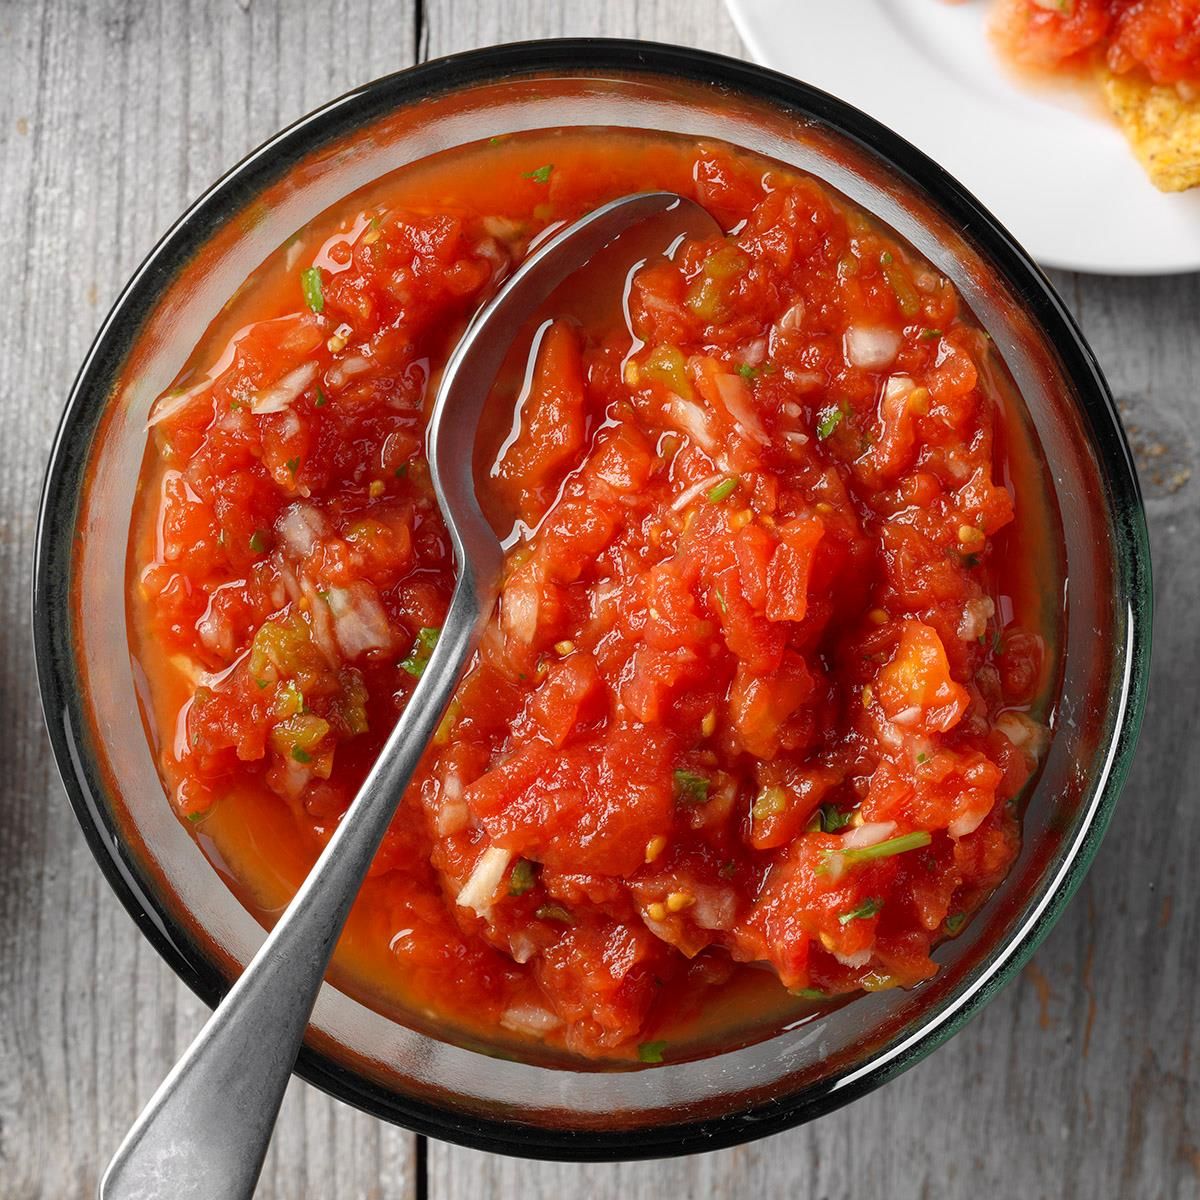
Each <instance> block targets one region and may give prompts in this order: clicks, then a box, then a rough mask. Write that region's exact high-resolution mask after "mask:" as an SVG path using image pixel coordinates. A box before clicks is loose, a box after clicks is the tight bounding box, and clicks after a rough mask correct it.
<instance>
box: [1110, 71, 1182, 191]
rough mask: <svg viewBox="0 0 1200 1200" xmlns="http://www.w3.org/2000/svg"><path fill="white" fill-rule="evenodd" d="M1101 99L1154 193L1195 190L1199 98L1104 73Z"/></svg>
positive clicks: (1138, 80) (1131, 78) (1130, 77)
mask: <svg viewBox="0 0 1200 1200" xmlns="http://www.w3.org/2000/svg"><path fill="white" fill-rule="evenodd" d="M1104 95H1105V97H1106V98H1107V99H1108V104H1109V107H1110V108H1111V109H1112V111H1113V115H1114V116H1115V117H1116V118H1117V121H1118V123H1119V124H1120V126H1121V129H1122V130H1123V132H1124V134H1125V136H1126V137H1127V138H1128V139H1129V144H1130V145H1131V146H1132V147H1133V152H1134V154H1136V155H1137V157H1138V160H1139V161H1140V162H1141V164H1142V166H1143V167H1144V168H1145V170H1146V174H1147V175H1149V176H1150V182H1151V183H1153V184H1154V186H1155V187H1156V188H1158V190H1159V191H1160V192H1183V191H1186V190H1187V189H1188V188H1194V187H1200V99H1197V100H1185V99H1184V98H1183V97H1182V96H1181V95H1180V94H1179V92H1178V91H1176V89H1175V88H1173V87H1161V86H1158V85H1156V84H1153V83H1151V82H1150V81H1149V80H1147V79H1141V78H1135V77H1133V76H1130V75H1113V74H1111V73H1106V74H1105V78H1104Z"/></svg>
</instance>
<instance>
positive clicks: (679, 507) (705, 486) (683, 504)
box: [671, 472, 725, 512]
mask: <svg viewBox="0 0 1200 1200" xmlns="http://www.w3.org/2000/svg"><path fill="white" fill-rule="evenodd" d="M724 478H725V476H724V475H722V474H721V473H720V472H714V473H713V474H712V475H705V477H704V478H703V479H701V480H699V481H698V482H697V483H693V484H692V486H691V487H690V488H684V490H683V491H682V492H680V493H679V495H678V496H676V497H675V499H674V500H672V501H671V509H672V511H673V512H682V511H683V509H685V508H687V506H688V505H689V504H691V502H692V501H693V500H698V499H699V498H700V497H701V496H702V495H704V493H705V492H707V491H710V490H711V489H712V488H713V487H714V486H715V485H716V484H718V483H720V482H721V480H722V479H724Z"/></svg>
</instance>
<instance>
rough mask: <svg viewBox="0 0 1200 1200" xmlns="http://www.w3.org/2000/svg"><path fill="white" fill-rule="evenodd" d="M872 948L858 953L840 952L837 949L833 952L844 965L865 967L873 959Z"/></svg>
mask: <svg viewBox="0 0 1200 1200" xmlns="http://www.w3.org/2000/svg"><path fill="white" fill-rule="evenodd" d="M871 953H872V951H871V950H870V948H868V949H866V950H860V951H859V952H858V953H857V954H839V953H838V952H837V951H836V950H835V951H834V952H833V957H834V958H836V959H837V960H838V962H840V963H841V964H842V966H843V967H854V968H856V969H857V968H858V967H865V966H866V965H867V963H869V962H870V961H871Z"/></svg>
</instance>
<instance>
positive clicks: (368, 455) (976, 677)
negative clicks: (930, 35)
mask: <svg viewBox="0 0 1200 1200" xmlns="http://www.w3.org/2000/svg"><path fill="white" fill-rule="evenodd" d="M648 187H654V188H667V189H672V190H676V191H679V192H681V193H684V194H686V195H689V196H691V197H693V198H694V199H696V200H697V201H698V202H699V203H701V204H703V205H704V206H705V207H706V208H708V210H709V211H710V212H711V213H712V214H713V216H714V217H715V218H716V219H717V221H718V222H719V224H720V225H721V227H722V229H724V230H726V231H727V234H726V235H725V236H721V237H714V238H712V239H710V240H705V241H696V242H688V243H685V244H684V245H682V246H678V247H675V248H673V253H672V254H671V255H670V256H668V255H666V254H659V253H655V254H652V255H650V256H649V257H648V258H647V260H646V261H645V263H644V265H642V266H641V267H640V268H639V269H636V270H634V271H631V272H630V273H629V275H628V278H626V277H625V276H624V275H617V276H615V277H614V278H612V279H611V280H610V281H608V283H606V284H602V285H597V287H596V288H594V289H593V290H594V291H595V292H596V293H597V294H598V298H597V296H593V297H591V302H588V303H580V302H577V301H578V297H576V298H575V301H574V302H572V301H569V299H568V298H565V293H564V295H563V296H559V297H552V298H551V301H550V302H549V303H548V305H547V307H546V310H545V311H544V312H543V313H541V314H540V315H539V317H538V318H537V319H536V320H535V321H534V322H533V323H532V324H531V326H530V329H529V330H528V331H527V335H526V336H524V337H523V338H520V339H518V342H517V344H516V345H515V346H514V349H513V352H512V354H511V356H510V361H509V363H508V366H507V367H506V369H505V371H504V372H502V374H501V377H500V379H499V380H498V381H497V385H496V387H495V389H494V391H493V394H492V397H491V401H490V403H491V409H490V419H489V421H488V422H487V430H486V432H485V434H484V436H483V437H482V439H481V445H480V448H479V463H478V468H479V469H478V475H479V488H480V493H481V498H482V500H483V503H484V506H485V510H486V511H487V512H488V514H489V517H490V519H491V520H493V522H494V523H495V525H496V528H497V530H498V531H499V532H500V533H502V535H504V537H505V538H506V546H507V561H506V569H505V576H504V583H503V589H502V594H501V598H500V601H499V604H498V607H497V611H496V613H495V615H494V618H493V620H492V621H491V623H490V624H489V626H488V627H487V629H486V632H485V634H484V636H483V639H482V643H481V646H480V648H479V651H478V653H477V654H476V656H475V658H474V660H473V662H472V664H471V666H470V669H469V671H468V673H467V674H466V676H465V678H464V680H463V681H462V683H461V685H460V687H459V689H458V691H457V693H456V695H455V698H454V700H453V702H452V704H451V706H450V708H449V710H448V712H447V713H446V716H445V719H444V720H443V721H442V723H441V726H440V728H439V729H438V732H437V734H436V736H435V738H434V742H433V744H432V745H431V746H430V747H429V749H428V751H427V753H426V755H425V757H424V759H423V762H422V765H421V767H420V768H419V770H418V773H417V776H416V778H415V779H414V782H413V784H412V785H411V787H410V789H409V790H408V792H407V794H406V796H405V797H404V800H403V802H402V804H401V806H400V808H399V811H398V813H397V816H396V818H395V820H394V822H393V824H392V827H391V829H390V831H389V833H388V834H387V836H386V838H385V841H384V844H383V846H382V848H381V850H380V852H379V854H378V855H377V857H376V860H375V863H374V866H373V868H372V871H371V876H370V878H369V879H368V880H367V883H366V885H365V887H364V889H363V892H362V894H361V895H360V897H359V899H358V902H357V904H356V906H355V911H354V913H353V914H352V917H351V921H350V923H349V925H348V927H347V932H346V934H345V936H344V937H343V939H342V942H341V944H340V946H339V950H338V954H337V957H336V959H335V966H336V967H337V969H338V970H339V972H340V973H339V975H338V979H339V982H341V983H342V985H343V986H345V987H347V988H348V989H349V990H351V991H353V992H355V993H356V994H358V995H361V996H364V997H365V998H367V999H368V1000H369V1001H370V1002H371V1003H374V1004H376V1005H377V1006H379V1007H381V1008H382V1009H384V1010H385V1011H388V1012H392V1013H394V1014H396V1015H397V1016H398V1017H399V1018H400V1019H405V1020H409V1021H414V1020H417V1021H419V1020H424V1021H426V1022H428V1023H432V1024H433V1026H434V1027H435V1028H436V1029H438V1030H439V1031H440V1032H441V1033H442V1035H443V1036H447V1037H457V1038H464V1037H466V1038H473V1039H476V1040H477V1041H480V1042H482V1043H484V1044H486V1045H489V1046H493V1047H495V1046H501V1045H510V1046H512V1047H514V1048H515V1049H514V1052H516V1053H526V1052H528V1053H532V1052H533V1051H534V1049H535V1048H537V1047H541V1048H546V1047H549V1048H551V1049H552V1050H555V1051H557V1052H561V1053H566V1054H571V1055H577V1056H584V1057H586V1058H592V1059H606V1060H615V1061H622V1060H628V1061H633V1062H637V1061H639V1060H640V1061H642V1062H658V1061H663V1060H664V1059H667V1060H669V1059H671V1058H673V1057H683V1056H685V1055H686V1054H688V1053H690V1052H693V1049H694V1047H695V1046H698V1045H700V1044H701V1042H704V1039H708V1041H707V1042H706V1043H705V1044H708V1045H722V1044H729V1042H730V1040H731V1039H734V1040H736V1038H738V1037H743V1038H744V1037H748V1036H761V1031H762V1029H763V1028H765V1026H766V1025H768V1024H770V1023H771V1022H774V1023H775V1027H777V1026H778V1024H779V1023H780V1022H783V1021H787V1020H793V1019H796V1017H797V1014H804V1013H811V1012H813V1011H819V1009H820V1007H821V1006H823V1005H828V1004H832V1003H838V1002H841V1001H842V1000H844V999H845V998H846V997H849V996H852V995H853V994H855V993H857V992H861V991H862V990H864V989H866V990H878V989H883V988H891V987H909V986H913V985H916V984H919V983H920V982H921V981H922V980H925V979H928V978H929V977H931V976H932V975H933V974H934V973H935V971H936V970H937V967H936V964H935V963H934V961H933V959H932V958H931V951H932V949H933V948H934V947H935V945H936V944H937V943H938V942H939V941H941V940H942V939H944V938H947V937H953V936H954V935H955V934H957V933H958V932H959V931H960V930H961V929H962V927H963V925H964V923H965V922H966V921H967V920H968V919H969V917H970V915H971V914H972V912H973V911H974V910H975V909H976V908H977V907H978V906H979V904H980V903H981V902H982V901H983V900H984V899H985V898H986V896H987V895H988V894H989V893H990V892H991V891H992V890H993V889H994V888H995V887H996V885H997V884H998V883H999V882H1000V880H1001V879H1003V877H1004V875H1005V873H1006V872H1007V870H1008V869H1009V867H1010V866H1011V864H1012V862H1013V861H1014V859H1015V857H1016V855H1017V853H1018V850H1019V847H1020V813H1019V805H1018V801H1019V798H1020V796H1021V794H1022V792H1023V789H1024V788H1025V786H1026V784H1027V783H1028V782H1029V781H1030V779H1031V777H1032V776H1033V774H1034V773H1035V771H1036V769H1037V766H1038V763H1039V761H1040V759H1041V757H1042V755H1043V752H1044V750H1045V748H1046V745H1047V742H1048V738H1049V729H1048V726H1049V722H1050V718H1051V712H1052V702H1053V699H1054V686H1055V681H1056V680H1057V677H1058V668H1057V663H1056V656H1055V647H1056V645H1057V629H1056V627H1055V625H1054V621H1053V618H1052V615H1049V614H1048V610H1047V608H1046V606H1045V604H1044V603H1043V601H1042V600H1041V599H1040V593H1039V587H1040V584H1039V577H1040V578H1041V580H1042V582H1045V581H1046V579H1047V578H1048V577H1049V576H1050V575H1051V574H1052V572H1051V571H1050V568H1049V567H1047V563H1049V562H1051V560H1053V557H1054V555H1053V546H1052V545H1051V543H1053V539H1054V534H1053V529H1054V523H1055V521H1056V517H1055V516H1054V514H1053V513H1052V512H1051V511H1050V509H1049V508H1048V507H1047V502H1046V501H1045V498H1044V496H1043V495H1042V494H1041V491H1040V489H1039V487H1038V486H1036V484H1035V483H1034V482H1030V481H1036V480H1037V478H1038V475H1039V468H1038V464H1037V457H1036V451H1035V449H1034V447H1033V446H1032V445H1031V444H1030V442H1029V440H1028V438H1027V436H1026V434H1025V432H1024V431H1023V428H1022V426H1021V422H1020V421H1019V420H1018V419H1017V417H1016V414H1015V413H1014V412H1013V411H1012V406H1011V401H1010V400H1007V399H1006V398H1005V392H1004V389H1003V388H1002V387H1001V386H1000V384H999V379H998V375H997V367H996V363H995V356H994V354H993V353H992V349H991V346H990V344H989V342H988V339H987V336H986V334H985V333H984V332H983V331H982V330H981V329H980V328H979V326H978V325H977V324H976V322H975V321H974V319H973V317H972V315H971V313H970V312H969V311H968V310H967V309H966V308H965V307H964V306H963V305H962V303H961V302H960V300H959V297H958V295H957V294H956V292H955V290H954V288H953V287H952V286H951V284H950V283H949V281H948V280H947V279H945V278H944V277H942V276H940V275H939V274H938V273H937V272H936V271H935V270H933V269H932V268H931V267H930V266H929V265H928V264H927V263H925V262H924V261H922V260H921V259H920V258H919V257H918V256H917V255H916V254H915V253H914V252H913V250H912V249H911V248H910V247H909V246H908V245H907V244H906V243H904V242H902V241H901V240H900V239H899V238H898V237H897V236H896V235H895V234H894V233H893V232H891V231H890V230H888V229H887V228H885V227H883V226H881V225H880V224H879V223H878V222H877V221H875V220H874V219H872V218H871V217H870V216H868V215H867V214H865V213H863V212H861V211H859V210H858V209H856V208H854V207H853V206H852V205H850V204H849V203H848V202H847V201H846V200H845V199H844V198H843V197H841V196H840V195H839V194H837V193H835V192H833V191H832V190H831V189H830V188H828V187H826V186H825V185H823V184H822V183H819V182H818V181H816V180H814V179H812V178H809V177H806V176H804V175H802V174H799V173H796V172H793V171H791V170H788V169H785V168H783V167H781V166H780V165H779V164H778V163H774V162H771V161H769V160H766V159H763V158H759V157H756V156H753V155H750V154H747V153H744V152H741V151H738V150H735V149H733V148H731V147H728V146H725V145H723V144H720V143H698V142H695V141H692V140H686V139H674V138H670V137H667V136H666V135H656V134H634V133H618V132H615V131H611V130H572V131H557V132H554V133H534V134H522V135H513V136H510V137H504V138H495V139H491V141H490V142H486V143H481V144H479V145H476V146H472V147H467V148H464V149H461V150H456V151H452V152H448V153H446V154H443V155H439V156H437V157H435V158H433V159H429V160H426V161H425V162H423V163H419V164H415V165H413V166H411V167H407V168H404V169H403V170H401V171H399V172H397V173H396V174H394V175H393V176H390V177H388V178H386V179H384V180H381V181H379V182H378V183H377V184H375V185H372V187H370V188H368V189H365V190H364V191H363V192H362V193H359V194H357V195H356V196H354V197H351V198H349V199H348V200H347V201H346V202H345V203H344V204H343V205H342V206H340V207H338V208H337V209H335V210H333V211H331V212H329V213H327V214H325V215H324V216H323V217H322V218H320V219H319V220H318V221H316V222H314V223H313V225H312V226H311V227H308V228H306V229H304V230H301V231H299V232H298V233H297V235H296V237H295V238H294V239H293V241H292V242H291V243H290V244H289V245H287V246H285V247H282V248H281V249H280V250H279V251H278V253H277V254H276V255H274V256H273V257H272V258H271V259H270V260H269V261H268V262H266V263H264V264H263V265H262V267H261V268H260V269H259V270H258V271H256V272H255V274H254V275H253V276H252V277H251V279H250V280H249V281H248V283H247V285H246V286H245V287H243V288H242V289H241V290H240V291H239V293H238V294H237V295H236V296H235V297H234V298H233V299H232V300H231V301H230V303H229V305H228V306H227V308H226V310H225V311H224V312H223V313H222V315H221V316H220V317H219V318H218V319H217V321H215V322H214V324H213V326H212V327H211V328H210V330H209V331H208V334H207V335H206V337H205V339H204V340H203V342H202V343H201V344H200V345H199V346H198V347H197V348H196V350H195V353H194V354H193V355H192V357H191V359H190V360H189V363H188V364H187V366H186V368H185V370H184V371H183V372H182V373H181V375H180V377H179V379H178V381H177V383H176V385H175V386H174V387H173V388H171V389H170V390H169V391H167V392H166V393H165V394H164V395H163V396H161V397H160V398H159V399H158V401H157V402H156V403H155V405H154V408H153V409H152V412H151V415H150V421H149V424H150V437H149V445H148V449H147V455H146V460H145V465H144V468H143V475H142V479H141V484H140V489H139V499H138V504H137V509H136V512H135V514H134V521H133V526H132V534H131V541H130V559H129V612H130V637H131V649H132V653H133V656H134V659H135V661H136V664H137V666H138V675H139V680H140V683H141V686H142V689H143V690H142V699H143V704H144V709H145V717H146V721H147V727H148V731H149V734H150V737H151V741H152V744H153V745H154V747H155V749H156V753H157V755H158V761H159V764H160V769H161V773H162V777H163V780H164V784H165V787H166V790H167V792H168V795H169V797H170V802H171V803H172V804H173V806H174V808H175V810H176V811H177V813H178V814H179V817H180V819H181V820H183V821H185V822H188V823H189V825H190V827H191V828H192V830H193V831H194V832H195V835H196V836H197V838H198V839H199V840H200V842H201V844H202V845H203V846H204V848H205V850H206V852H208V853H209V854H210V856H211V857H212V859H213V861H214V863H216V864H217V865H218V867H219V869H221V870H222V871H223V872H224V873H225V874H226V876H227V878H229V880H230V882H231V884H232V885H233V886H235V887H236V888H237V889H238V890H239V893H240V894H242V895H243V896H244V898H245V899H246V901H247V903H248V904H250V905H251V906H252V907H253V908H255V910H256V911H259V912H260V913H263V914H264V916H269V914H270V913H271V912H273V911H277V910H278V908H279V906H280V905H282V904H283V903H286V900H287V899H288V898H289V896H290V894H291V892H292V891H293V890H294V888H295V887H296V885H297V884H298V882H299V880H300V879H301V878H302V877H303V874H304V872H305V870H306V869H307V867H308V865H309V864H311V862H312V861H313V860H314V859H315V857H316V855H317V853H319V851H320V848H321V847H322V846H323V844H324V843H325V842H326V841H327V840H328V839H329V837H330V836H331V834H332V832H333V830H334V829H335V828H336V826H337V822H338V820H339V819H340V817H341V815H342V814H343V813H344V812H345V810H346V808H347V807H348V805H349V803H350V801H351V799H352V798H353V796H354V793H355V791H356V789H357V787H358V785H359V783H360V782H361V780H362V779H363V777H364V776H365V774H366V772H367V770H368V769H369V767H370V765H371V763H372V761H373V758H374V756H375V755H376V754H377V752H378V750H379V747H380V746H381V744H382V742H383V741H384V739H385V738H386V736H387V734H388V732H389V731H390V729H391V727H392V725H393V723H394V721H395V719H396V716H397V714H398V712H400V711H401V709H402V708H403V706H404V704H405V703H406V701H407V699H408V697H409V696H410V695H411V693H412V690H413V687H414V686H415V682H416V680H417V679H418V678H419V677H420V675H421V672H422V670H423V668H424V665H425V663H426V662H427V661H428V658H429V655H430V653H431V651H432V648H433V646H434V645H435V644H436V641H437V637H438V630H439V627H440V625H441V623H442V620H443V617H444V614H445V611H446V608H447V605H448V600H449V596H450V592H451V590H452V587H453V581H454V579H453V564H452V558H451V553H450V547H449V544H448V540H447V535H446V531H445V529H444V526H443V524H442V521H441V519H440V516H439V513H438V511H437V507H436V505H435V503H434V500H433V498H432V494H431V489H430V485H429V475H428V468H427V464H426V461H425V458H424V453H423V429H424V422H425V418H426V413H427V411H428V407H429V405H430V403H431V400H432V395H433V393H434V391H435V389H436V384H437V380H438V377H439V372H440V370H441V368H442V366H443V365H444V363H445V362H446V359H447V357H448V355H449V354H450V352H451V350H452V349H453V346H454V344H455V341H456V339H457V337H458V336H459V335H460V333H461V331H462V329H463V328H464V327H465V324H466V322H467V320H468V319H469V318H470V316H471V314H472V313H473V312H474V311H475V310H476V309H477V308H478V306H479V305H480V304H481V303H482V302H483V301H484V300H485V299H486V298H487V297H488V296H489V295H491V294H492V293H493V291H494V290H495V288H496V287H497V286H498V285H499V283H500V281H502V279H503V278H504V277H505V275H506V274H507V273H508V272H509V271H511V270H512V268H513V266H514V264H516V263H519V262H520V260H521V258H522V256H523V255H524V254H525V253H526V252H527V250H528V248H529V246H530V245H531V243H533V242H534V241H535V240H536V239H537V238H538V237H539V236H540V235H541V234H542V233H543V231H545V230H547V229H549V228H551V227H557V224H558V223H559V222H563V221H569V220H572V219H574V218H576V217H578V216H581V215H582V214H583V213H585V212H587V211H589V210H590V209H591V208H593V207H595V206H596V205H598V204H600V203H602V202H604V201H606V200H609V199H612V198H614V197H616V196H619V195H623V194H626V193H629V192H633V191H638V190H644V189H646V188H648ZM568 290H569V289H568ZM1026 483H1028V486H1025V485H1026ZM1053 589H1054V583H1053V582H1052V581H1051V583H1050V590H1051V591H1053ZM756 1031H758V1032H756Z"/></svg>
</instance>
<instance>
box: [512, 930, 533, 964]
mask: <svg viewBox="0 0 1200 1200" xmlns="http://www.w3.org/2000/svg"><path fill="white" fill-rule="evenodd" d="M537 951H538V948H537V942H535V941H534V940H533V938H531V937H530V936H529V934H527V933H522V932H520V931H519V930H518V931H517V932H515V933H510V934H509V935H508V952H509V954H510V955H512V960H513V962H517V963H527V962H528V961H529V960H530V959H531V958H532V957H533V956H534V955H535V954H536V953H537Z"/></svg>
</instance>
